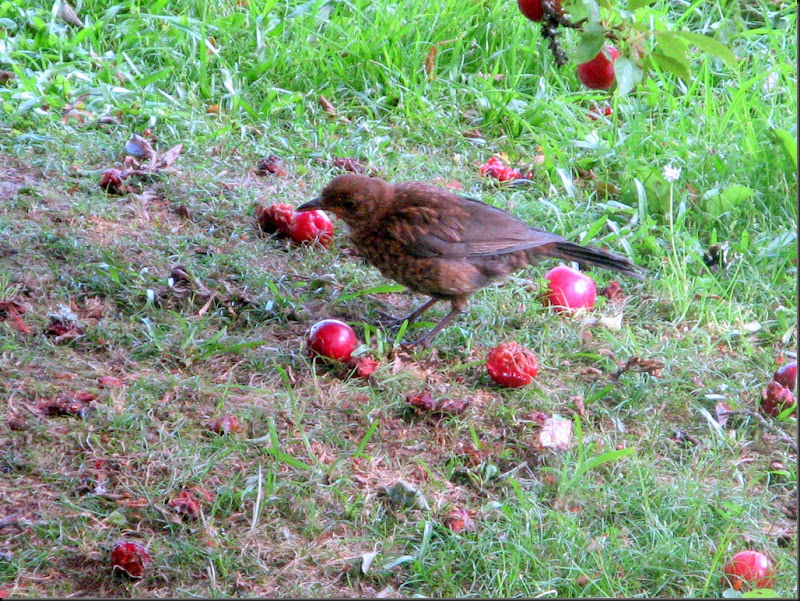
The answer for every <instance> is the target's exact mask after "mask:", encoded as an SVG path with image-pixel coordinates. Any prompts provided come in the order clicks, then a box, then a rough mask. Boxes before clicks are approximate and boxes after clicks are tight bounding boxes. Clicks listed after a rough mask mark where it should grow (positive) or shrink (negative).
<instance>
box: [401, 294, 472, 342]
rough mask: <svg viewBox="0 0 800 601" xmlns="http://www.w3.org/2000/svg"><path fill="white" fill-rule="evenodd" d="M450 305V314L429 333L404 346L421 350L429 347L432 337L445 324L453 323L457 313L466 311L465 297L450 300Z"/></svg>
mask: <svg viewBox="0 0 800 601" xmlns="http://www.w3.org/2000/svg"><path fill="white" fill-rule="evenodd" d="M452 305H453V308H452V309H450V312H449V313H448V314H447V315H445V316H444V317H442V319H441V321H439V323H437V324H436V325H435V326H434V327H433V329H432V330H431V331H430V332H428V333H427V334H425V335H424V336H423V337H422V338H420V339H419V340H414V341H413V342H407V343H406V346H420V347H422V348H428V347H429V346H430V345H431V342H433V338H434V336H436V334H438V333H439V332H441V331H442V330H443V329H444V327H445V326H446V325H447V324H449V323H450V322H451V321H453V319H455V317H456V316H457V315H458V314H459V313H461V312H462V311H463V310H464V309H466V307H467V299H466V297H458V298H454V299H453V300H452ZM423 306H424V305H423ZM420 308H422V307H420ZM417 310H419V309H417Z"/></svg>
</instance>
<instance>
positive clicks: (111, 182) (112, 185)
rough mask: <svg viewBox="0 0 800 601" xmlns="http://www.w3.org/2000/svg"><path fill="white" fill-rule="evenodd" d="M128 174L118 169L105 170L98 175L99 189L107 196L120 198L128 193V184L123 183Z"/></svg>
mask: <svg viewBox="0 0 800 601" xmlns="http://www.w3.org/2000/svg"><path fill="white" fill-rule="evenodd" d="M126 177H128V174H127V173H125V172H124V171H120V170H119V169H106V170H105V171H103V173H101V174H100V182H99V183H100V187H101V188H102V189H103V190H105V191H106V192H108V193H109V194H117V195H119V196H122V195H124V194H127V193H128V192H130V189H129V186H128V184H126V183H124V181H123V180H124V179H125V178H126Z"/></svg>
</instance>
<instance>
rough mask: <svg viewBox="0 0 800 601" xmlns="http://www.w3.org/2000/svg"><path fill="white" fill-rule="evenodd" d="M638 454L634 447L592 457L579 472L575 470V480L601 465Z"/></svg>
mask: <svg viewBox="0 0 800 601" xmlns="http://www.w3.org/2000/svg"><path fill="white" fill-rule="evenodd" d="M635 452H636V449H635V448H633V447H628V448H627V449H619V450H614V451H608V452H607V453H603V454H602V455H598V456H596V457H592V458H591V459H589V460H588V461H586V462H584V463H582V464H581V465H580V466H579V467H578V469H577V470H575V474H574V476H573V479H575V478H577V477H578V476H580V475H582V474H584V473H586V472H588V471H589V470H591V469H594V468H596V467H597V466H599V465H602V464H604V463H608V462H609V461H617V460H618V459H622V458H624V457H628V456H629V455H633V454H634V453H635Z"/></svg>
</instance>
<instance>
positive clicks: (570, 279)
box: [544, 265, 597, 313]
mask: <svg viewBox="0 0 800 601" xmlns="http://www.w3.org/2000/svg"><path fill="white" fill-rule="evenodd" d="M544 277H545V278H547V279H548V280H550V283H549V284H548V286H547V293H546V294H545V297H544V300H545V303H546V304H548V305H551V306H552V307H553V309H555V310H556V311H558V312H559V313H560V312H562V311H571V310H574V309H591V308H592V307H593V306H594V300H595V298H597V288H596V287H595V285H594V281H593V280H592V278H590V277H589V276H588V275H586V274H584V273H581V272H580V271H577V270H575V269H572V268H571V267H567V266H566V265H559V266H558V267H554V268H553V269H551V270H550V271H548V272H547V273H546V274H545V276H544Z"/></svg>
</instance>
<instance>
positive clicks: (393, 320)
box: [378, 311, 407, 329]
mask: <svg viewBox="0 0 800 601" xmlns="http://www.w3.org/2000/svg"><path fill="white" fill-rule="evenodd" d="M378 317H380V321H379V322H378V324H379V325H381V326H383V327H385V328H390V329H391V328H397V327H400V326H401V325H403V322H404V321H406V319H407V318H406V317H395V316H394V315H390V314H389V313H384V312H383V311H378Z"/></svg>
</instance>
